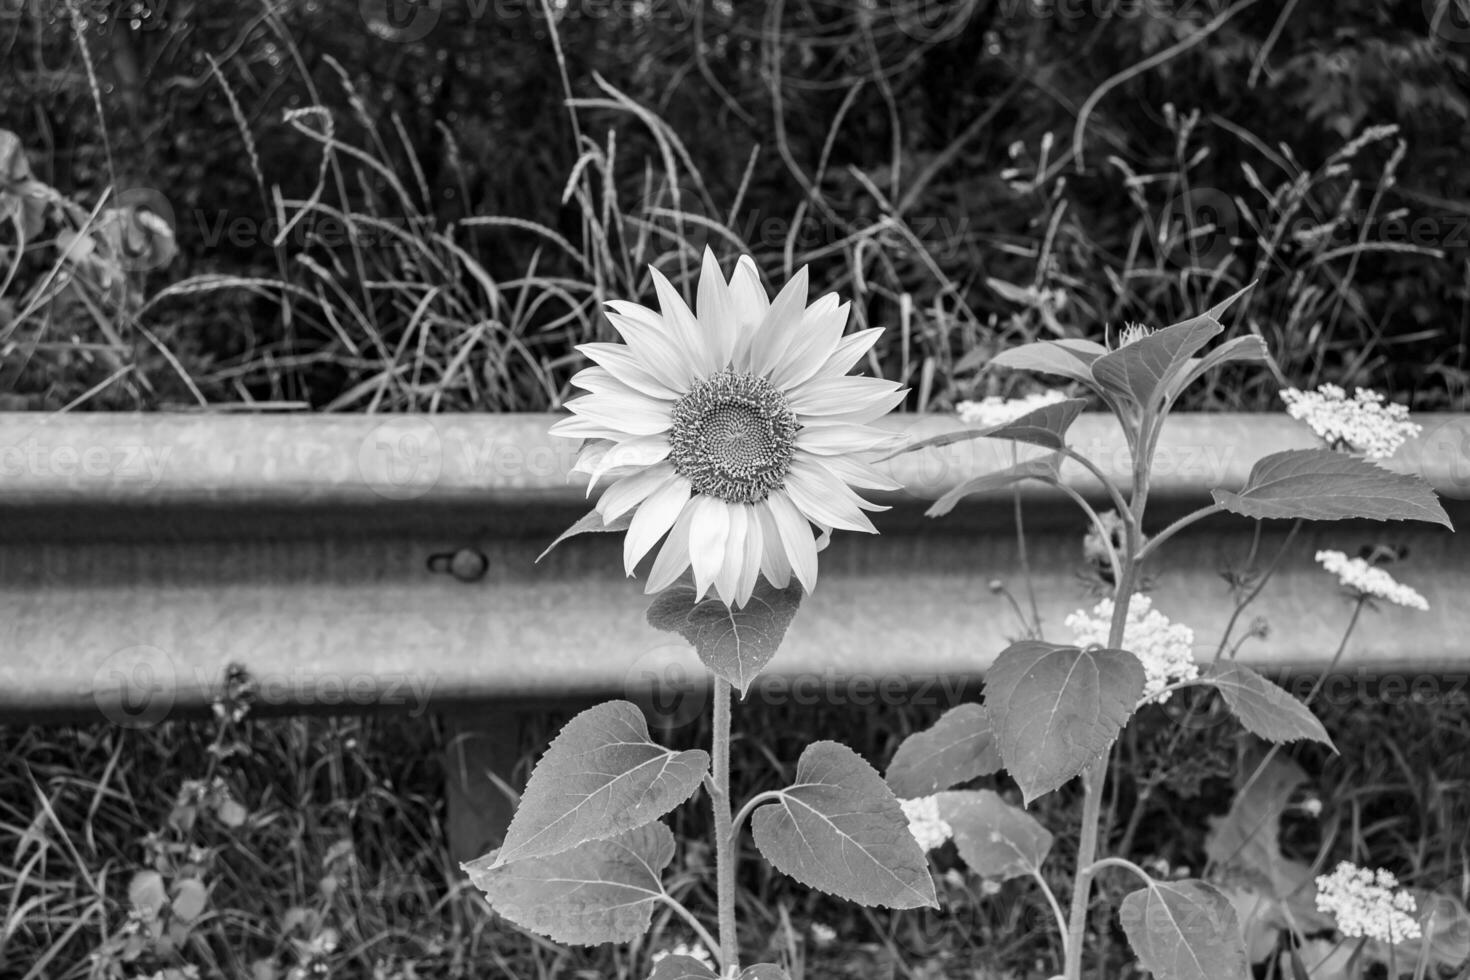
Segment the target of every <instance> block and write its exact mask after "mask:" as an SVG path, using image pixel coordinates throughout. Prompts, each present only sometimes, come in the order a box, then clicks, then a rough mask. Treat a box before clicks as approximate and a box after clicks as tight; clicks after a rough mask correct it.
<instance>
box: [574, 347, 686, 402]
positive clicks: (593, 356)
mask: <svg viewBox="0 0 1470 980" xmlns="http://www.w3.org/2000/svg"><path fill="white" fill-rule="evenodd" d="M577 350H578V352H580V353H581V354H582V355H583V356H584V357H586V358H587V359H588V360H590V361H592V363H594V364H599V365H601V366H602V367H604V368H606V369H607V371H608V373H609V374H611V375H612V376H613V377H615V378H617V379H618V380H619V381H621V382H622V383H623V384H625V385H627V386H628V387H630V388H635V389H637V390H638V391H641V392H643V394H645V395H648V396H649V397H650V398H671V397H676V396H677V395H678V391H676V390H675V388H674V386H672V385H670V384H669V383H667V382H665V381H663V380H661V379H660V378H659V377H658V375H656V374H655V373H654V372H653V371H652V370H651V369H650V368H649V367H648V366H647V365H646V364H644V363H643V362H641V361H639V360H638V357H637V355H635V354H634V352H633V350H632V348H630V347H628V345H626V344H603V343H596V344H579V345H578V346H577ZM680 390H682V389H680Z"/></svg>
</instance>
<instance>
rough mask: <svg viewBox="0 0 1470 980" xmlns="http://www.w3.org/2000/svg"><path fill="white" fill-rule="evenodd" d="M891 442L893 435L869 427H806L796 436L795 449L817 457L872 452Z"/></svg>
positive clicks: (847, 424) (841, 425) (847, 425)
mask: <svg viewBox="0 0 1470 980" xmlns="http://www.w3.org/2000/svg"><path fill="white" fill-rule="evenodd" d="M892 441H893V433H891V432H888V431H886V430H884V429H878V428H874V427H873V426H869V425H853V424H851V423H840V424H837V425H808V426H806V427H804V428H803V429H802V430H801V431H800V432H798V433H797V434H796V448H797V449H801V450H804V451H806V452H809V453H815V454H816V455H818V456H840V455H846V454H849V453H866V452H874V451H876V450H878V449H880V448H882V447H883V446H884V445H886V444H888V443H890V442H892Z"/></svg>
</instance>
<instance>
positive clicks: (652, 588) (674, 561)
mask: <svg viewBox="0 0 1470 980" xmlns="http://www.w3.org/2000/svg"><path fill="white" fill-rule="evenodd" d="M693 521H694V508H693V506H691V505H690V504H686V505H685V506H684V510H683V511H682V512H681V513H680V514H679V519H678V520H676V521H675V522H674V526H673V527H672V528H670V529H669V536H668V537H667V538H664V546H663V547H662V548H661V549H659V553H658V557H657V558H655V559H654V560H653V567H652V568H650V569H649V570H648V584H647V585H646V586H644V588H643V591H644V593H645V594H646V595H652V594H653V593H655V592H662V591H663V590H664V589H667V588H668V587H669V586H671V585H673V584H674V583H675V582H677V581H678V580H679V576H680V575H683V574H684V571H685V569H687V568H688V567H689V526H690V525H691V524H692V523H693Z"/></svg>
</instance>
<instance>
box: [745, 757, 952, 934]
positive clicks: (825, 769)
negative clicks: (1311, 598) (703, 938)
mask: <svg viewBox="0 0 1470 980" xmlns="http://www.w3.org/2000/svg"><path fill="white" fill-rule="evenodd" d="M776 795H777V797H778V800H777V802H773V803H768V804H765V805H764V806H761V807H759V808H758V809H757V810H756V811H755V814H754V815H753V816H752V817H751V829H752V833H753V834H754V837H755V846H756V847H757V848H759V849H760V852H761V854H762V855H763V856H764V857H765V859H766V860H767V861H769V862H771V865H772V866H773V867H775V869H776V870H777V871H780V872H781V873H782V874H785V875H789V876H790V877H792V878H795V879H796V880H797V881H799V882H801V883H802V884H804V885H807V886H808V887H811V888H816V889H819V890H820V891H824V892H828V893H830V894H833V895H837V896H839V897H841V898H845V899H847V900H848V901H852V902H858V903H860V904H862V905H870V906H873V905H876V906H883V907H885V908H893V909H911V908H919V907H921V906H927V907H929V908H938V907H939V903H938V901H937V900H936V899H935V894H934V879H933V878H931V877H930V876H929V862H928V860H927V859H926V858H925V856H924V851H923V850H922V849H921V848H920V847H919V844H918V842H917V841H916V840H914V836H913V834H911V833H910V832H909V822H908V818H907V817H905V816H904V813H903V808H902V807H901V806H900V805H899V803H898V798H897V797H895V796H894V795H893V791H892V790H890V789H889V788H888V785H887V784H886V783H884V782H883V779H882V777H880V776H879V775H878V773H877V772H876V771H875V770H874V769H873V767H872V766H870V765H868V764H867V763H866V762H865V761H863V759H862V757H861V756H859V755H858V754H857V753H856V752H854V751H853V750H852V749H850V748H848V747H847V746H845V745H839V744H837V743H836V742H816V743H814V744H812V745H810V746H808V747H807V749H806V751H805V752H803V753H802V754H801V758H800V759H799V760H798V761H797V764H796V780H795V782H793V783H792V784H791V785H790V786H788V787H786V788H785V789H783V790H781V791H779V793H777V794H776Z"/></svg>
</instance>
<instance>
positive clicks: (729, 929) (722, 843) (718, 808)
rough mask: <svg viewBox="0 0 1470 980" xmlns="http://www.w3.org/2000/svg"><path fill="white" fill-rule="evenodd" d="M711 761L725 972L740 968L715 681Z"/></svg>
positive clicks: (726, 773) (721, 701)
mask: <svg viewBox="0 0 1470 980" xmlns="http://www.w3.org/2000/svg"><path fill="white" fill-rule="evenodd" d="M714 687H715V689H714V694H715V719H714V736H713V739H712V745H711V749H712V751H711V755H712V757H713V760H712V763H711V766H710V773H711V775H712V776H713V777H714V786H713V787H712V788H711V791H710V803H711V805H712V806H713V807H714V816H715V828H714V829H715V898H716V902H717V904H718V907H719V920H718V921H719V930H720V965H721V967H723V968H724V970H725V971H726V972H729V971H730V970H731V969H735V970H738V969H739V968H740V946H739V943H738V941H737V939H736V933H735V857H734V855H735V847H734V844H735V842H734V840H733V837H734V834H733V830H734V820H733V818H732V817H731V814H730V700H731V695H732V690H731V687H730V682H729V681H727V680H725V679H724V678H722V677H716V678H715V685H714Z"/></svg>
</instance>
